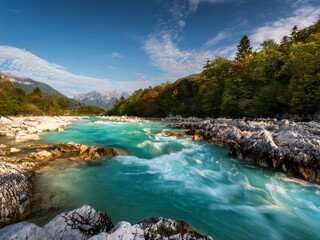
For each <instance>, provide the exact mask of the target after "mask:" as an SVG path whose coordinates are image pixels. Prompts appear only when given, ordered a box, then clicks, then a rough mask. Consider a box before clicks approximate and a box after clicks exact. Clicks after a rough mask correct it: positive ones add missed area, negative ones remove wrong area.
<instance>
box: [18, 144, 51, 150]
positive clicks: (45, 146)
mask: <svg viewBox="0 0 320 240" xmlns="http://www.w3.org/2000/svg"><path fill="white" fill-rule="evenodd" d="M24 148H26V149H46V150H53V149H56V148H57V146H56V145H49V144H31V145H27V146H25V147H24Z"/></svg>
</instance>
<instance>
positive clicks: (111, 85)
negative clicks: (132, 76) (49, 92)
mask: <svg viewBox="0 0 320 240" xmlns="http://www.w3.org/2000/svg"><path fill="white" fill-rule="evenodd" d="M0 70H1V71H7V72H9V73H11V74H13V75H17V76H26V77H29V78H32V79H34V80H36V81H41V82H44V83H47V84H50V85H51V86H52V87H54V88H57V89H58V90H59V91H61V92H62V93H64V94H66V95H68V96H72V94H73V93H75V92H88V91H92V90H96V89H105V90H108V89H110V90H121V91H133V90H135V89H137V88H139V87H147V86H149V85H152V84H154V83H153V82H151V81H146V80H144V81H114V80H111V79H98V78H92V77H87V76H83V75H77V74H74V73H70V72H68V71H67V70H66V69H65V68H64V67H62V66H59V65H57V64H54V63H50V62H48V61H46V60H44V59H42V58H40V57H38V56H36V55H34V54H32V53H31V52H28V51H27V50H25V49H20V48H15V47H11V46H0Z"/></svg>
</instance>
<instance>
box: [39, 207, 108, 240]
mask: <svg viewBox="0 0 320 240" xmlns="http://www.w3.org/2000/svg"><path fill="white" fill-rule="evenodd" d="M112 228H113V224H112V222H111V219H110V218H109V217H108V215H107V214H106V213H105V212H100V211H96V210H95V209H93V208H92V207H90V206H88V205H84V206H82V207H80V208H78V209H75V210H73V211H70V212H66V213H61V214H60V215H58V216H57V217H55V218H54V219H53V220H51V221H50V222H49V223H48V224H46V225H45V226H44V229H46V230H47V231H48V232H49V233H50V234H51V236H53V237H54V239H78V240H82V239H83V240H84V239H88V238H90V237H91V236H94V235H97V234H99V233H101V232H108V231H110V230H111V229H112Z"/></svg>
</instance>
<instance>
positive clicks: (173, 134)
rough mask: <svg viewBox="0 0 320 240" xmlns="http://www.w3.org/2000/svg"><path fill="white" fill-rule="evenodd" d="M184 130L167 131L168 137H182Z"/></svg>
mask: <svg viewBox="0 0 320 240" xmlns="http://www.w3.org/2000/svg"><path fill="white" fill-rule="evenodd" d="M183 136H184V132H171V133H169V137H183Z"/></svg>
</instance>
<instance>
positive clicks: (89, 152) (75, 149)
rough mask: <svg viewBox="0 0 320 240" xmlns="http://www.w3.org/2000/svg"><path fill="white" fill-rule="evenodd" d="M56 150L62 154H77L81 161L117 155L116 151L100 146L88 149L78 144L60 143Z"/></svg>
mask: <svg viewBox="0 0 320 240" xmlns="http://www.w3.org/2000/svg"><path fill="white" fill-rule="evenodd" d="M58 150H59V151H61V152H63V153H77V154H80V158H81V159H83V160H97V159H101V158H110V157H114V156H117V155H119V153H118V151H117V150H115V149H113V148H109V147H102V146H94V147H89V146H87V145H82V144H79V143H73V142H70V143H60V144H59V146H58Z"/></svg>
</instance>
